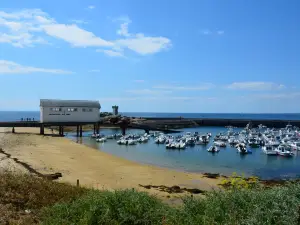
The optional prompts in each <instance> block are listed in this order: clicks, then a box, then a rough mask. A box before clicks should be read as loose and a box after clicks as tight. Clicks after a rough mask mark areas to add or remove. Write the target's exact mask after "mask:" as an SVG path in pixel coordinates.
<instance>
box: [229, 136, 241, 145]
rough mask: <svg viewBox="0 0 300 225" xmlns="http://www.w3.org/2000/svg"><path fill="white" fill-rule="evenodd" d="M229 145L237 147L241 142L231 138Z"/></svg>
mask: <svg viewBox="0 0 300 225" xmlns="http://www.w3.org/2000/svg"><path fill="white" fill-rule="evenodd" d="M228 143H229V144H230V145H237V144H238V143H239V140H237V139H235V138H234V137H230V138H229V139H228Z"/></svg>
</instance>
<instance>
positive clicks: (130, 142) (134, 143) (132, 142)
mask: <svg viewBox="0 0 300 225" xmlns="http://www.w3.org/2000/svg"><path fill="white" fill-rule="evenodd" d="M127 144H128V145H136V141H135V140H128V142H127Z"/></svg>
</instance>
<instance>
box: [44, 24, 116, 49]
mask: <svg viewBox="0 0 300 225" xmlns="http://www.w3.org/2000/svg"><path fill="white" fill-rule="evenodd" d="M42 27H43V29H44V30H45V32H46V33H47V34H48V35H50V36H53V37H56V38H59V39H62V40H64V41H66V42H69V43H70V44H72V45H73V46H75V47H89V46H113V43H111V42H108V41H105V40H103V39H101V38H99V37H96V36H95V35H94V34H93V33H92V32H88V31H86V30H84V29H81V28H79V27H78V26H77V25H74V24H73V25H65V24H51V25H44V26H42Z"/></svg>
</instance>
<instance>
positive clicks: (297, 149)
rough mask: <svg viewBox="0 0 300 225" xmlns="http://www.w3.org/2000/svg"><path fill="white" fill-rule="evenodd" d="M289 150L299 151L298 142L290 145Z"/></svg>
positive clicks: (299, 145) (299, 144)
mask: <svg viewBox="0 0 300 225" xmlns="http://www.w3.org/2000/svg"><path fill="white" fill-rule="evenodd" d="M291 148H292V149H293V150H295V151H300V142H294V143H292V144H291Z"/></svg>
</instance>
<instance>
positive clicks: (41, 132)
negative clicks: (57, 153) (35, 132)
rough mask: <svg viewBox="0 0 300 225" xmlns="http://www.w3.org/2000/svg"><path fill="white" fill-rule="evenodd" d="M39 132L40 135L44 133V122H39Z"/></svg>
mask: <svg viewBox="0 0 300 225" xmlns="http://www.w3.org/2000/svg"><path fill="white" fill-rule="evenodd" d="M40 134H41V135H44V134H45V129H44V124H41V126H40Z"/></svg>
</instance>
